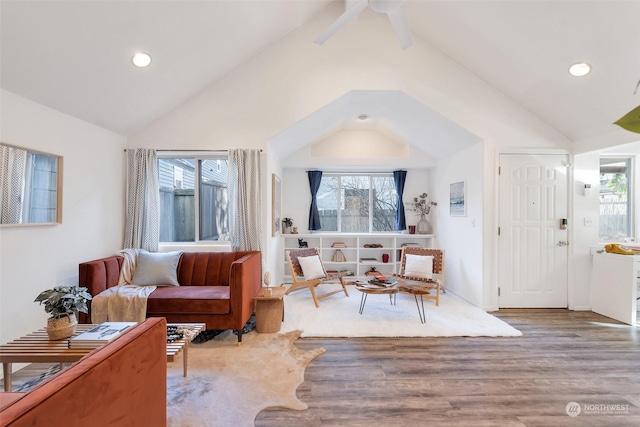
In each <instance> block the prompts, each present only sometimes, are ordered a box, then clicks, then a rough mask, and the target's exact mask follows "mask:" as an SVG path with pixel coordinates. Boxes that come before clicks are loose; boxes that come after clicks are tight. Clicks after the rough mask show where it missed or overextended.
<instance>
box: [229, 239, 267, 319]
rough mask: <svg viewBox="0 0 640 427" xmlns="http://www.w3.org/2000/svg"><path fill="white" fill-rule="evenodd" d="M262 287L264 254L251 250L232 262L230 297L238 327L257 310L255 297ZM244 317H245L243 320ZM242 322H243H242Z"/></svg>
mask: <svg viewBox="0 0 640 427" xmlns="http://www.w3.org/2000/svg"><path fill="white" fill-rule="evenodd" d="M261 287H262V254H261V253H260V252H250V253H247V254H246V255H244V256H242V257H241V258H238V259H237V260H236V261H234V262H233V263H232V264H231V269H230V271H229V297H230V299H231V301H230V303H231V311H232V312H233V316H234V319H235V320H237V322H238V323H237V324H236V326H235V327H236V329H240V328H242V327H243V326H244V321H246V319H248V318H249V316H251V314H253V312H254V311H255V300H254V297H255V296H256V295H258V292H260V288H261ZM243 319H245V320H244V321H243ZM240 323H242V324H240Z"/></svg>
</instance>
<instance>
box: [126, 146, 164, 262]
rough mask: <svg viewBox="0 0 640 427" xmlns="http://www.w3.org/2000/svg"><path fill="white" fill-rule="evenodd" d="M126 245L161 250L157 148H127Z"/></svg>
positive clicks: (134, 247)
mask: <svg viewBox="0 0 640 427" xmlns="http://www.w3.org/2000/svg"><path fill="white" fill-rule="evenodd" d="M125 209H126V212H125V215H126V218H125V229H124V247H125V248H132V249H145V250H147V251H149V252H157V251H158V241H159V238H160V184H159V183H158V158H157V155H156V150H153V149H146V148H136V149H130V150H127V193H126V200H125Z"/></svg>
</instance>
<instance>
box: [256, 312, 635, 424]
mask: <svg viewBox="0 0 640 427" xmlns="http://www.w3.org/2000/svg"><path fill="white" fill-rule="evenodd" d="M492 314H494V315H496V316H497V317H499V318H501V319H503V320H504V321H506V322H507V323H509V324H511V325H512V326H513V327H515V328H517V329H519V330H521V331H522V332H523V336H522V337H517V338H486V337H482V338H465V337H456V338H348V339H344V338H342V339H324V338H323V339H318V338H313V339H312V338H305V339H300V340H298V341H297V342H296V345H297V346H298V347H300V348H304V349H311V348H316V347H324V348H326V349H327V352H326V353H325V354H323V355H321V356H320V357H318V358H317V359H316V360H314V361H313V362H311V364H310V365H309V366H308V368H307V370H306V373H305V381H304V383H303V384H301V385H300V387H298V393H297V395H298V397H299V398H300V400H302V401H303V402H305V403H306V404H308V405H309V408H308V409H307V410H304V411H294V410H289V409H281V410H280V409H270V410H265V411H262V412H261V413H260V414H258V416H257V418H256V422H255V425H256V426H258V427H283V426H296V427H302V426H474V427H475V426H545V427H546V426H574V425H580V426H640V342H639V341H640V332H639V331H638V328H637V327H631V326H628V325H623V324H620V323H618V322H616V321H614V320H611V319H609V318H607V317H603V316H600V315H598V314H595V313H591V312H573V311H568V310H548V309H545V310H537V309H536V310H519V309H518V310H516V309H511V310H501V311H500V312H497V313H492ZM571 402H576V403H578V404H579V405H580V406H579V408H580V411H581V412H580V414H579V415H577V416H575V417H570V416H569V415H567V405H568V404H570V403H571ZM606 405H609V406H606ZM574 409H575V406H574ZM574 413H575V412H574Z"/></svg>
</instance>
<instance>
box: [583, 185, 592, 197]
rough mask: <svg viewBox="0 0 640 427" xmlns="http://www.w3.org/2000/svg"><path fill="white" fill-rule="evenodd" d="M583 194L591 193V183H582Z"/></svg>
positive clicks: (588, 194)
mask: <svg viewBox="0 0 640 427" xmlns="http://www.w3.org/2000/svg"><path fill="white" fill-rule="evenodd" d="M584 195H585V196H590V195H591V184H585V185H584Z"/></svg>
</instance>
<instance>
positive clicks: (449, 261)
mask: <svg viewBox="0 0 640 427" xmlns="http://www.w3.org/2000/svg"><path fill="white" fill-rule="evenodd" d="M483 153H484V147H483V144H482V143H478V144H475V145H473V146H471V147H469V148H467V149H465V150H462V151H460V152H458V153H456V154H455V155H453V156H450V157H448V158H446V159H443V160H441V161H440V162H439V163H438V167H437V168H436V169H434V170H433V172H432V177H433V184H434V186H433V187H434V189H435V191H434V195H435V197H436V198H437V200H438V203H439V206H438V208H437V209H436V210H435V214H436V223H435V225H436V226H437V234H438V243H439V247H441V248H442V249H444V250H445V286H446V289H448V290H449V289H450V290H452V291H453V292H455V293H456V294H457V295H459V296H461V297H462V298H464V299H466V300H467V301H469V302H470V303H472V304H474V305H477V306H480V307H483V306H484V305H485V302H484V293H483V290H484V277H483V272H484V261H485V258H490V257H485V254H484V252H483V227H482V224H483V222H484V221H483V219H484V213H483V199H484V197H483V195H484V193H485V188H484V183H483V174H484V169H483V166H482V162H481V161H479V159H482V158H483ZM460 181H464V183H465V193H466V194H465V205H466V215H465V216H451V215H450V212H449V192H450V191H449V190H450V188H449V187H450V185H451V184H452V183H455V182H460Z"/></svg>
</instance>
